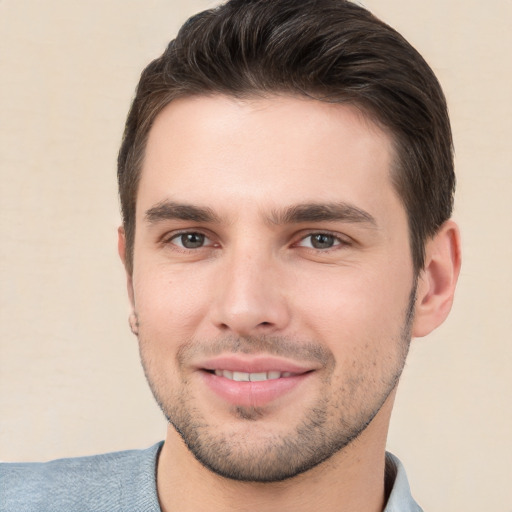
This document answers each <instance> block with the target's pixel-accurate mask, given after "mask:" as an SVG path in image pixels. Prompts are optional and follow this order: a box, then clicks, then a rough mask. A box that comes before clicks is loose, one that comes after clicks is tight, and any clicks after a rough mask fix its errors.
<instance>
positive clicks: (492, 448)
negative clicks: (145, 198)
mask: <svg viewBox="0 0 512 512" xmlns="http://www.w3.org/2000/svg"><path fill="white" fill-rule="evenodd" d="M365 4H366V5H367V6H368V7H369V8H371V9H372V10H373V11H374V12H375V13H376V14H377V15H378V16H380V17H382V18H383V19H384V20H386V21H387V22H388V23H390V24H391V25H393V26H395V27H396V28H397V29H398V30H399V31H401V32H402V33H403V35H405V36H406V38H407V39H409V40H410V42H411V43H412V44H413V45H414V46H416V47H417V48H418V50H419V51H420V52H421V53H422V54H423V55H424V56H425V58H426V59H427V60H428V61H429V63H430V64H431V66H432V67H433V69H434V71H435V72H436V73H437V74H438V76H439V78H440V80H441V82H442V84H443V86H444V89H445V92H446V95H447V98H448V102H449V105H450V110H451V114H452V124H453V130H454V135H455V144H456V152H457V159H456V164H457V173H458V180H459V186H458V192H457V200H456V211H455V218H456V220H458V222H459V223H460V226H461V228H462V232H463V248H464V265H463V269H462V274H461V278H460V285H459V288H458V293H457V296H456V302H455V306H454V309H453V312H452V315H451V317H450V318H449V320H448V321H447V322H446V324H445V325H444V326H443V327H442V328H440V329H439V330H438V331H437V332H436V333H434V334H433V335H431V336H430V337H428V338H426V339H419V340H415V341H414V342H413V346H412V351H411V355H410V359H409V362H408V365H407V368H406V370H405V374H404V377H403V380H402V384H401V388H400V391H399V394H398V398H397V404H396V408H395V414H394V418H393V421H392V424H391V432H390V436H389V449H390V450H391V451H393V452H394V453H396V454H397V455H398V456H399V457H400V458H401V459H402V460H403V462H404V463H405V465H406V468H407V471H408V474H409V479H410V482H411V486H412V489H413V493H414V495H415V497H416V498H417V500H418V501H419V503H420V504H421V505H422V506H423V507H424V508H425V510H427V511H429V512H445V511H462V510H464V511H465V512H477V511H479V512H480V511H482V510H486V511H491V510H492V511H506V512H511V511H512V486H511V482H512V471H511V469H510V468H511V462H512V441H511V437H512V407H511V398H512V396H511V395H512V393H511V389H512V378H511V374H512V348H511V346H512V341H511V339H510V333H511V331H512V322H511V318H512V292H511V289H512V279H511V277H512V271H511V268H512V206H511V204H512V202H511V197H512V177H511V176H512V151H511V146H512V143H511V140H512V123H511V119H512V102H511V97H512V70H511V62H512V57H511V54H512V27H511V20H512V2H511V1H510V0H491V1H489V2H482V1H481V0H465V1H462V0H431V1H428V2H427V1H411V0H366V2H365ZM210 5H212V2H209V1H206V0H194V1H191V0H179V1H178V0H174V1H171V0H166V1H163V0H109V1H104V0H93V1H85V0H81V1H78V0H47V1H45V2H40V1H38V0H0V172H1V180H0V183H1V195H0V200H1V213H0V237H1V238H0V240H1V258H0V279H1V295H0V307H1V316H0V329H1V337H0V459H2V460H6V461H9V460H45V459H51V458H56V457H63V456H76V455H84V454H92V453H97V452H104V451H112V450H121V449H128V448H139V447H145V446H148V445H150V444H152V443H154V442H156V441H158V440H160V439H162V438H163V436H164V435H165V426H166V425H165V422H164V420H163V418H162V416H161V413H160V411H159V410H158V409H157V407H156V405H154V403H153V399H152V397H151V395H150V392H149V390H148V389H147V386H146V383H145V380H144V376H143V374H142V371H141V369H140V367H139V361H138V352H137V344H136V340H135V338H134V337H133V336H132V335H131V333H130V331H129V329H128V323H127V314H128V306H127V299H126V294H125V284H124V275H123V271H122V268H121V265H120V263H119V262H118V258H117V254H116V227H117V225H118V224H119V214H118V204H117V198H116V193H117V192H116V183H115V161H116V152H117V149H118V145H119V141H120V138H121V133H122V128H123V124H124V119H125V116H126V113H127V111H128V107H129V103H130V99H131V97H132V95H133V90H134V88H135V85H136V83H137V80H138V75H139V73H140V71H141V70H142V68H143V66H144V65H145V64H147V63H148V62H149V60H150V59H151V58H154V57H156V56H157V55H159V54H160V53H161V52H162V50H163V49H164V46H165V45H166V43H167V42H168V41H169V40H170V39H171V37H172V36H173V35H174V34H175V31H176V30H177V28H178V27H179V26H180V25H181V23H182V22H183V21H184V20H185V19H186V18H187V17H188V16H189V15H190V14H192V13H194V12H196V11H198V10H202V9H203V8H206V7H208V6H210Z"/></svg>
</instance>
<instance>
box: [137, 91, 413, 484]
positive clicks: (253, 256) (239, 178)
mask: <svg viewBox="0 0 512 512" xmlns="http://www.w3.org/2000/svg"><path fill="white" fill-rule="evenodd" d="M392 160H393V153H392V145H391V141H390V138H389V137H388V136H387V135H386V134H385V133H383V132H382V131H380V129H379V128H377V126H375V125H374V124H372V123H371V122H370V121H368V120H367V119H366V118H364V117H363V116H362V115H361V114H360V113H359V112H358V111H357V110H356V109H355V108H353V107H350V106H343V105H332V104H326V103H322V102H318V101H315V100H309V99H299V98H293V97H288V96H274V97H269V98H265V99H263V98H258V99H248V100H243V101H241V100H235V99H232V98H228V97H224V96H212V97H195V98H184V99H179V100H176V101H174V102H172V103H171V104H170V105H169V106H168V107H166V109H164V110H163V111H162V112H161V113H160V114H159V116H158V117H157V119H156V121H155V124H154V126H153V128H152V130H151V132H150V136H149V140H148V144H147V150H146V155H145V161H144V165H143V169H142V175H141V181H140V186H139V191H138V197H137V207H136V210H137V216H136V234H135V245H134V268H133V275H132V276H130V277H129V283H128V284H129V290H130V295H131V299H132V304H133V308H134V313H135V315H136V317H137V320H138V327H137V329H138V336H139V343H140V352H141V358H142V362H143V366H144V369H145V372H146V376H147V378H148V381H149V383H150V386H151V388H152V390H153V393H154V395H155V397H156V399H157V401H158V403H159V404H160V406H161V408H162V410H163V411H164V413H165V415H166V416H167V418H168V419H169V421H170V423H171V424H172V425H173V426H174V427H175V429H176V430H177V432H178V433H179V434H180V435H181V436H182V438H183V440H184V442H185V443H186V444H187V446H188V448H189V449H190V451H191V452H192V454H193V455H194V456H195V457H196V458H197V459H198V460H199V461H200V462H202V463H203V464H204V465H205V466H206V467H208V468H210V469H212V470H213V471H215V472H216V473H218V474H220V475H223V476H226V477H229V478H234V479H239V480H246V481H278V480H283V479H286V478H290V477H292V476H295V475H297V474H299V473H301V472H303V471H306V470H308V469H310V468H312V467H314V466H316V465H317V464H319V463H320V462H322V461H324V460H326V459H328V458H330V457H331V456H333V455H334V454H336V453H338V452H339V451H340V450H342V449H343V448H344V447H346V446H347V445H350V443H351V441H352V440H354V439H355V438H356V437H357V436H358V435H359V434H361V433H362V432H363V431H364V430H365V428H366V427H367V426H368V425H369V424H371V422H372V419H373V418H374V417H375V416H376V415H378V414H380V413H381V412H379V411H382V407H383V404H384V403H386V401H389V397H390V394H392V392H393V390H394V388H395V386H396V384H397V381H398V378H399V376H400V374H401V371H402V368H403V365H404V361H405V357H406V354H407V350H408V346H409V341H410V327H411V320H412V310H413V304H414V288H415V287H414V275H413V269H412V261H411V253H410V248H409V243H408V227H407V218H406V213H405V211H404V209H403V207H402V205H401V203H400V200H399V198H398V197H397V195H396V193H395V191H394V189H393V187H392V184H391V179H390V170H391V167H392Z"/></svg>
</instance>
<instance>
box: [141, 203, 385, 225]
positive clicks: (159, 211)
mask: <svg viewBox="0 0 512 512" xmlns="http://www.w3.org/2000/svg"><path fill="white" fill-rule="evenodd" d="M144 218H145V220H146V221H147V222H149V223H150V224H156V223H158V222H160V221H164V220H184V221H192V222H205V223H212V224H213V223H220V222H221V219H220V217H219V216H218V215H217V214H216V213H215V212H214V211H213V210H212V209H211V208H208V207H202V206H194V205H191V204H184V203H178V202H175V201H170V200H164V201H161V202H160V203H158V204H156V205H155V206H153V207H151V208H149V209H148V210H147V211H146V214H145V216H144ZM267 221H268V222H269V223H270V224H275V225H283V224H300V223H304V222H329V221H338V222H339V221H341V222H349V223H358V224H359V223H360V224H369V225H370V226H372V227H377V221H376V220H375V218H374V217H373V216H372V215H371V214H370V213H368V212H367V211H365V210H362V209H361V208H358V207H357V206H354V205H351V204H349V203H345V202H340V203H302V204H296V205H292V206H289V207H286V208H284V209H281V210H277V209H275V210H272V212H271V213H270V216H269V217H268V218H267Z"/></svg>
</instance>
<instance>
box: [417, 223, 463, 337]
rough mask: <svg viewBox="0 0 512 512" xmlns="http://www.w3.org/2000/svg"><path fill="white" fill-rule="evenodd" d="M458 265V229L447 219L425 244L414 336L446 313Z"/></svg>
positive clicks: (431, 327)
mask: <svg viewBox="0 0 512 512" xmlns="http://www.w3.org/2000/svg"><path fill="white" fill-rule="evenodd" d="M460 265H461V247H460V234H459V229H458V227H457V224H455V222H453V221H452V220H448V221H446V222H445V223H444V224H443V225H442V226H441V228H440V229H439V231H438V232H437V233H436V235H435V236H434V237H433V238H432V239H431V240H429V241H428V242H427V244H426V247H425V267H424V269H423V270H422V271H421V273H420V276H419V279H418V289H417V294H416V306H415V316H414V323H413V328H412V335H413V337H421V336H426V335H427V334H429V333H430V332H432V331H433V330H434V329H435V328H436V327H438V326H439V325H441V324H442V323H443V322H444V320H445V319H446V317H447V316H448V313H449V312H450V309H451V307H452V303H453V296H454V293H455V285H456V284H457V279H458V277H459V271H460Z"/></svg>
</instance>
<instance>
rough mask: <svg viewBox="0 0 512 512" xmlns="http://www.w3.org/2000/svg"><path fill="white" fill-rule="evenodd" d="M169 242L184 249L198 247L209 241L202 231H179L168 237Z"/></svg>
mask: <svg viewBox="0 0 512 512" xmlns="http://www.w3.org/2000/svg"><path fill="white" fill-rule="evenodd" d="M170 242H172V243H173V244H175V245H177V246H178V247H182V248H184V249H199V248H201V247H203V246H204V245H206V244H207V243H209V242H210V239H209V238H207V237H206V236H205V235H203V233H195V232H190V233H181V234H179V235H175V236H173V237H172V238H171V239H170Z"/></svg>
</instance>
